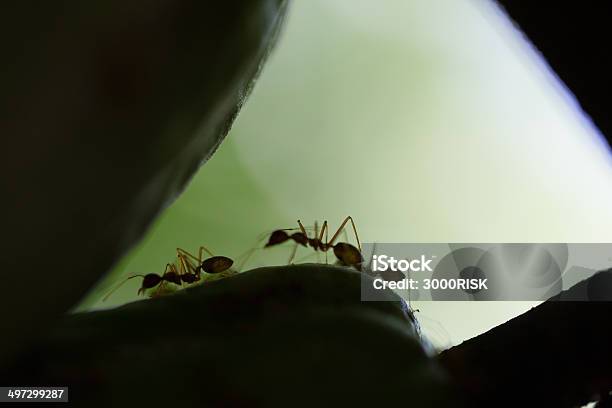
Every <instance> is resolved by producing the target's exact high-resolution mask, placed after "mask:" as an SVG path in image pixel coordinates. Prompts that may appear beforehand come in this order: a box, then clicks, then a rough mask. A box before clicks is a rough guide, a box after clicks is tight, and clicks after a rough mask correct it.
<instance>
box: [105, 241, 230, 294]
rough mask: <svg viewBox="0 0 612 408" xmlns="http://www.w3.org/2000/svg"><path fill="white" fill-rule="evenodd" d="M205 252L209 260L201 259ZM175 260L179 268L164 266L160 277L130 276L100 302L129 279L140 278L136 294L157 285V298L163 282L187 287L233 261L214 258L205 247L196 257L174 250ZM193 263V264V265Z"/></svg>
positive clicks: (227, 267) (220, 270)
mask: <svg viewBox="0 0 612 408" xmlns="http://www.w3.org/2000/svg"><path fill="white" fill-rule="evenodd" d="M204 252H206V253H208V254H209V255H210V257H209V258H206V259H202V258H203V253H204ZM176 254H177V258H178V259H179V262H178V264H179V268H178V269H177V267H176V265H174V264H166V269H165V270H164V273H163V274H162V275H158V274H156V273H148V274H146V275H132V276H130V277H128V278H126V279H125V280H124V281H123V282H121V283H120V284H119V285H117V286H116V287H115V288H114V289H112V290H111V291H110V292H109V293H108V294H107V295H106V296H105V297H104V298H103V299H102V301H103V302H104V301H106V299H108V297H109V296H110V295H111V294H113V292H115V291H116V290H117V289H119V288H120V287H121V286H122V285H123V284H124V283H125V282H127V281H128V280H130V279H133V278H137V277H140V278H142V285H141V287H140V289H138V294H139V295H140V294H142V293H144V292H145V291H146V290H147V289H152V288H154V287H156V286H158V285H159V288H158V289H157V291H156V292H155V294H154V295H153V296H157V295H158V294H159V293H160V291H161V289H162V287H163V284H164V283H165V282H169V283H174V284H175V285H177V286H182V284H183V283H185V284H187V285H189V284H192V283H195V282H198V281H200V280H201V275H202V272H206V273H208V274H218V273H221V272H225V271H227V270H229V269H230V268H231V266H232V265H233V264H234V261H233V260H232V259H230V258H228V257H225V256H215V255H213V254H212V253H211V252H210V251H209V250H208V249H206V248H205V247H203V246H202V247H200V249H199V252H198V256H197V257H196V256H195V255H192V254H190V253H189V252H187V251H185V250H184V249H181V248H177V249H176ZM194 263H195V264H194Z"/></svg>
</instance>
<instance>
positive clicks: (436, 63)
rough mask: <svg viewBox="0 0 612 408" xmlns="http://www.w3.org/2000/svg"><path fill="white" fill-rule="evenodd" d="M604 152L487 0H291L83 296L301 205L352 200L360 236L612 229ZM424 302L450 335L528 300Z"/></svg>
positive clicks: (240, 243)
mask: <svg viewBox="0 0 612 408" xmlns="http://www.w3.org/2000/svg"><path fill="white" fill-rule="evenodd" d="M610 164H611V163H610V157H609V152H608V149H607V146H606V145H605V143H603V142H602V141H601V139H600V137H599V136H598V134H597V132H596V131H594V130H593V129H592V128H591V126H590V123H589V122H588V121H587V120H586V119H584V118H583V117H582V116H581V115H580V114H579V113H578V111H577V110H576V109H575V106H574V103H573V100H572V98H571V96H569V94H568V93H567V92H566V91H565V90H564V89H563V87H562V86H560V85H559V83H558V82H557V80H556V78H555V77H554V75H553V74H551V73H550V72H549V71H548V70H547V68H546V65H545V64H543V63H542V61H541V59H540V58H539V56H538V55H537V53H536V52H535V51H534V50H532V49H531V48H530V46H529V45H528V44H527V43H525V41H524V40H523V39H522V37H521V34H520V33H519V32H517V31H516V30H515V29H514V28H513V26H512V24H511V23H510V22H509V21H507V19H506V18H505V16H504V15H503V14H502V13H500V12H499V11H498V10H497V9H496V8H495V7H494V6H493V5H492V4H491V3H490V2H488V1H485V0H378V1H375V2H373V1H371V0H296V1H294V3H293V7H292V9H291V10H290V15H289V18H288V22H287V26H286V27H285V32H284V34H283V36H282V37H281V40H280V43H279V45H278V47H277V49H276V50H275V52H274V54H273V55H272V57H271V59H270V60H269V61H268V63H267V66H266V67H265V68H264V70H263V74H262V76H261V78H260V79H259V81H258V83H257V84H256V86H255V89H254V91H253V94H252V95H251V97H250V98H249V100H248V102H247V103H246V105H245V107H244V108H243V110H242V112H241V113H240V115H239V117H238V119H237V121H236V123H235V124H234V126H233V129H232V131H231V133H230V135H229V136H228V138H227V139H226V141H225V142H224V143H223V144H222V146H221V147H220V148H219V150H218V151H217V153H216V154H215V155H214V156H213V158H212V159H211V160H210V161H209V162H208V163H207V164H206V165H205V166H204V167H202V169H201V170H200V171H199V173H198V174H197V175H196V177H195V178H194V179H193V181H192V182H191V184H190V185H189V187H188V189H187V190H186V191H185V192H184V194H183V195H181V196H180V198H179V199H178V200H176V202H175V203H174V204H172V205H171V206H170V207H169V208H168V209H167V210H166V211H165V212H164V213H163V214H162V215H161V217H160V218H159V219H158V220H157V222H156V223H155V224H154V225H153V226H152V227H151V229H150V231H149V233H148V234H147V236H146V237H145V239H144V240H143V241H142V242H141V243H140V245H138V246H137V247H136V248H134V249H133V250H132V251H131V252H130V253H129V254H128V256H126V257H125V258H124V259H123V260H122V261H121V262H120V263H119V264H118V265H117V266H116V268H115V269H114V270H113V271H112V272H110V273H109V274H108V276H107V277H106V278H105V279H104V280H102V281H101V282H100V284H99V285H98V287H96V288H95V289H94V290H93V291H92V292H91V293H90V294H89V295H88V296H87V297H86V298H85V299H84V301H83V303H82V304H81V305H80V306H79V307H78V308H77V310H85V309H90V308H100V307H110V306H115V305H119V304H122V303H125V302H128V301H132V300H135V299H137V296H136V292H137V289H138V287H139V285H140V282H138V280H137V279H134V280H131V281H129V282H127V283H126V284H125V285H124V286H122V287H121V288H120V289H119V290H118V291H117V292H115V293H114V294H113V296H111V297H110V298H109V300H108V301H106V302H101V298H102V297H103V296H104V295H105V294H106V293H107V292H108V290H109V289H110V288H111V287H112V286H113V285H114V284H116V283H117V282H118V281H120V280H121V279H123V278H125V277H126V276H129V275H131V274H133V273H149V272H158V273H161V272H162V271H163V267H164V265H165V264H166V263H167V262H170V261H173V256H174V251H175V248H176V247H182V248H185V249H188V250H193V251H195V250H196V249H197V247H198V246H199V245H206V246H208V247H210V248H211V249H212V250H213V251H215V253H219V254H223V255H227V256H230V257H234V258H236V257H238V256H239V255H240V254H243V253H244V252H245V251H247V250H248V249H250V248H252V247H253V246H254V245H255V242H256V240H257V238H258V236H260V235H261V234H262V233H264V232H266V231H271V230H273V229H275V228H279V227H293V226H294V225H295V221H296V220H297V219H298V218H299V219H302V220H303V221H305V222H306V223H309V224H312V223H313V221H314V220H320V221H322V220H324V219H327V220H329V221H330V222H331V225H332V229H333V228H334V227H337V226H338V223H339V222H340V221H341V220H342V219H343V218H344V217H345V216H346V215H352V216H353V217H354V218H355V220H356V222H357V227H358V229H359V233H360V236H361V239H362V241H364V242H376V241H378V242H610V241H612V239H611V238H612V211H610V210H609V209H610V208H612V189H611V188H610V185H611V183H610V181H612V180H611V174H612V172H610ZM290 250H291V249H290V247H289V246H288V247H285V248H280V249H277V250H274V251H272V253H261V252H257V253H256V254H255V255H254V256H253V258H252V259H251V263H250V265H249V266H257V265H263V264H282V263H283V261H286V258H287V257H288V256H289V253H290ZM306 253H307V252H303V253H302V254H306ZM299 257H300V256H298V258H299ZM309 259H311V260H313V258H312V257H311V258H309ZM416 306H417V307H418V308H419V309H420V313H419V314H418V317H419V319H420V320H421V322H422V324H423V326H424V330H425V332H426V333H427V334H428V335H429V336H430V338H431V339H432V341H433V342H434V343H435V344H436V345H437V346H438V347H448V346H450V345H453V344H457V343H460V342H461V341H463V340H465V339H467V338H470V337H473V336H475V335H477V334H479V333H481V332H483V331H485V330H487V329H489V328H491V327H493V326H495V325H497V324H499V323H502V322H503V321H506V320H508V319H509V318H511V317H513V316H515V315H518V314H520V313H522V312H523V311H525V310H526V309H528V308H529V307H531V306H533V303H527V302H488V303H476V302H474V303H450V302H446V303H445V302H422V303H420V304H419V303H417V305H416Z"/></svg>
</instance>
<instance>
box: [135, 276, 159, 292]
mask: <svg viewBox="0 0 612 408" xmlns="http://www.w3.org/2000/svg"><path fill="white" fill-rule="evenodd" d="M161 281H162V277H161V276H159V275H158V274H156V273H148V274H146V275H145V276H144V278H143V279H142V286H141V287H140V289H138V294H139V295H140V294H141V293H143V292H144V291H145V290H146V289H151V288H154V287H155V286H157V285H159V282H161Z"/></svg>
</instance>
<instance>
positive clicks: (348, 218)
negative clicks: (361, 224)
mask: <svg viewBox="0 0 612 408" xmlns="http://www.w3.org/2000/svg"><path fill="white" fill-rule="evenodd" d="M349 221H350V222H351V225H352V226H353V232H354V233H355V239H357V247H358V249H359V252H361V242H359V235H358V234H357V228H356V227H355V223H354V222H353V218H352V217H351V216H350V215H349V216H348V217H346V218H345V219H344V221H342V224H340V227H339V228H338V229H337V230H336V233H335V234H334V236H333V237H332V239H331V241H329V245H333V244H334V241H335V240H336V238H338V235H339V234H340V232H341V231H342V230H343V229H344V226H345V225H346V223H347V222H349Z"/></svg>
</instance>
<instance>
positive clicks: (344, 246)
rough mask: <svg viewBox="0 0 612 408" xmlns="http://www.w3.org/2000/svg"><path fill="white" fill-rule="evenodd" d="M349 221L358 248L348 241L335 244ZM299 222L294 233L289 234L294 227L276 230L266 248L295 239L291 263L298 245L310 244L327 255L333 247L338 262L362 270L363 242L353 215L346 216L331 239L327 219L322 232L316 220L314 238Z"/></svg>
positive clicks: (306, 245) (307, 245)
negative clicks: (360, 240)
mask: <svg viewBox="0 0 612 408" xmlns="http://www.w3.org/2000/svg"><path fill="white" fill-rule="evenodd" d="M349 221H350V222H351V225H352V227H353V232H354V233H355V238H356V239H357V246H358V248H355V247H354V246H353V245H351V244H349V243H347V242H338V243H336V244H334V242H335V241H336V239H337V238H338V236H339V235H340V233H341V232H342V231H343V230H344V227H345V225H346V223H347V222H349ZM297 223H298V225H299V229H300V231H299V232H294V233H293V234H291V235H289V234H288V233H287V231H293V230H295V229H294V228H290V229H281V230H276V231H274V232H273V233H272V234H271V235H270V238H269V239H268V243H267V244H266V245H265V248H269V247H271V246H275V245H279V244H282V243H283V242H286V241H289V240H292V241H294V242H295V243H296V245H295V247H294V250H293V253H292V254H291V258H289V263H291V261H292V260H293V257H294V256H295V251H296V249H297V246H298V245H302V246H304V247H309V246H310V247H311V248H313V249H314V250H315V251H322V252H325V253H326V256H327V251H329V250H330V248H331V249H333V250H334V255H336V258H338V262H339V263H340V264H341V265H345V266H352V267H354V268H355V269H357V270H361V264H362V262H363V256H362V255H361V243H360V242H359V235H358V234H357V228H356V227H355V223H354V222H353V218H352V217H351V216H348V217H346V218H345V219H344V221H342V224H340V227H339V228H338V229H337V230H336V232H335V233H334V235H333V236H332V238H331V240H329V241H328V239H327V233H328V229H329V228H328V226H327V221H325V222H323V226H322V227H321V232H319V231H318V227H317V223H316V222H315V231H314V237H312V238H311V237H309V236H308V234H307V232H306V228H304V225H303V224H302V222H301V221H300V220H298V222H297ZM323 235H325V241H323ZM326 259H327V258H326Z"/></svg>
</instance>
